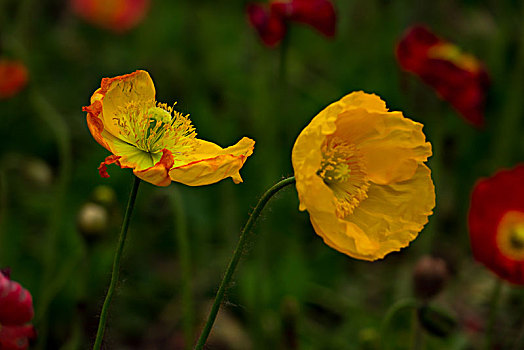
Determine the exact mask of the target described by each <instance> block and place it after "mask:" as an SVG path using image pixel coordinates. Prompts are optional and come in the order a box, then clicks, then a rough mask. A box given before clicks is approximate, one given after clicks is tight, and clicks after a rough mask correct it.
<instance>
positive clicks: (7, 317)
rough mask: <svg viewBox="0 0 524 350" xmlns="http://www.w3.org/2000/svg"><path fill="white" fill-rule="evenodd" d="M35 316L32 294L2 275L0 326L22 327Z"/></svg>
mask: <svg viewBox="0 0 524 350" xmlns="http://www.w3.org/2000/svg"><path fill="white" fill-rule="evenodd" d="M33 315H34V312H33V298H32V297H31V294H30V293H29V292H28V291H27V290H26V289H24V288H22V286H21V285H20V284H19V283H18V282H14V281H11V280H9V279H8V278H7V277H6V276H4V275H3V274H2V273H0V325H2V326H4V325H6V326H16V325H22V324H25V323H27V322H29V321H31V319H32V318H33Z"/></svg>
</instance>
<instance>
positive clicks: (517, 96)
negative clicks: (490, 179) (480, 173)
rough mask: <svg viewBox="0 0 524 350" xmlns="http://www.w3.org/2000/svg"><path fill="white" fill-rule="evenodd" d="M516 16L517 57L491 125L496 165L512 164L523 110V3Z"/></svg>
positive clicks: (505, 165) (507, 165)
mask: <svg viewBox="0 0 524 350" xmlns="http://www.w3.org/2000/svg"><path fill="white" fill-rule="evenodd" d="M518 17H519V18H516V19H518V21H519V23H520V33H519V34H520V35H519V36H518V37H519V38H520V40H519V42H518V43H517V45H518V46H517V58H516V60H515V65H514V67H513V71H512V73H511V80H510V81H509V84H508V85H509V87H510V88H509V89H507V93H506V101H505V103H504V104H503V108H502V112H501V113H498V114H497V122H496V123H494V125H493V128H494V129H495V128H496V129H495V133H496V137H495V138H494V140H495V142H494V145H493V148H492V150H493V156H492V158H493V159H494V161H495V163H496V164H497V166H498V167H501V166H502V167H509V166H511V165H512V164H513V163H512V162H513V161H514V160H516V158H515V157H514V153H515V152H513V151H512V147H514V146H515V145H516V141H518V140H520V138H521V134H520V132H519V130H520V129H519V123H520V122H521V117H522V113H523V112H524V104H523V103H522V94H523V93H524V24H523V23H524V22H523V19H524V4H523V5H522V9H521V11H520V14H519V15H518ZM508 34H509V33H508Z"/></svg>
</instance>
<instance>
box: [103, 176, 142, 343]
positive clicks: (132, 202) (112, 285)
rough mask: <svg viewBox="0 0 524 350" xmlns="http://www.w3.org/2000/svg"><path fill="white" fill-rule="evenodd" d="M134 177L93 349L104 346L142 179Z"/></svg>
mask: <svg viewBox="0 0 524 350" xmlns="http://www.w3.org/2000/svg"><path fill="white" fill-rule="evenodd" d="M133 177H134V180H133V189H132V190H131V193H130V194H129V201H128V202H127V208H126V213H125V215H124V222H123V223H122V230H121V231H120V238H119V240H118V246H117V248H116V251H115V260H114V262H113V272H112V274H111V283H110V284H109V289H108V290H107V295H106V299H105V300H104V305H103V306H102V311H101V313H100V321H99V323H98V330H97V332H96V338H95V345H93V350H95V349H96V350H100V347H101V346H102V339H103V338H104V331H105V328H106V323H107V313H108V311H109V306H110V304H111V300H112V299H113V293H114V292H115V288H116V284H117V283H118V275H119V274H120V259H121V257H122V251H123V250H124V244H125V242H126V237H127V229H128V227H129V221H130V219H131V214H132V213H133V208H134V207H135V200H136V195H137V193H138V186H139V185H140V179H139V178H138V177H136V176H133Z"/></svg>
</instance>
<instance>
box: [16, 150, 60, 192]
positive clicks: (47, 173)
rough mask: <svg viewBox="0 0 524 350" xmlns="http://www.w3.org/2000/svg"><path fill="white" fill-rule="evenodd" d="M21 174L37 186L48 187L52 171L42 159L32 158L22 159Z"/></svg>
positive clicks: (51, 180)
mask: <svg viewBox="0 0 524 350" xmlns="http://www.w3.org/2000/svg"><path fill="white" fill-rule="evenodd" d="M23 175H24V177H25V179H26V180H27V181H28V182H29V183H30V184H31V185H34V186H35V187H37V188H41V189H43V188H46V187H49V186H50V185H51V184H52V182H53V171H52V170H51V167H50V166H49V165H48V164H47V163H46V162H45V161H43V160H42V159H38V158H32V159H28V160H26V161H24V163H23Z"/></svg>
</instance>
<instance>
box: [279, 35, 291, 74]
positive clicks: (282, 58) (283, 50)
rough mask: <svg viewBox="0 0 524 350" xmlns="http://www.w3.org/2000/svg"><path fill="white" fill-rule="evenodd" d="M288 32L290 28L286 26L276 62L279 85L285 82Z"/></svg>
mask: <svg viewBox="0 0 524 350" xmlns="http://www.w3.org/2000/svg"><path fill="white" fill-rule="evenodd" d="M289 32H290V27H289V26H287V30H286V35H284V38H283V39H282V42H281V43H280V55H279V62H278V80H279V82H280V83H285V82H286V68H287V64H286V62H287V53H288V51H289Z"/></svg>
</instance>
